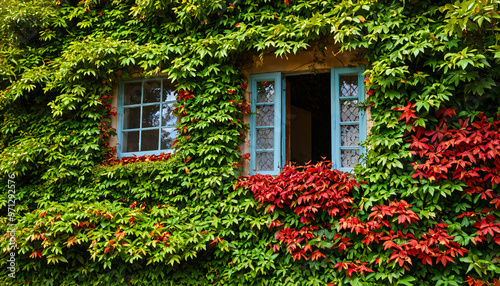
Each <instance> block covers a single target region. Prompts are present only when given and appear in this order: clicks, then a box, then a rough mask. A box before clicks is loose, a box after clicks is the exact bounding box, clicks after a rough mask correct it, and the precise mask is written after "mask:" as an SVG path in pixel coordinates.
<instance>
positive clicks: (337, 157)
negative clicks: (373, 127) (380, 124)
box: [331, 66, 366, 172]
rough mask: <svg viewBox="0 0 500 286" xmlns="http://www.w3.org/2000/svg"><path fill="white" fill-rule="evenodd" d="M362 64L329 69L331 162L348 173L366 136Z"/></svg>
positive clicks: (362, 151) (355, 163)
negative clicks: (361, 106) (362, 105)
mask: <svg viewBox="0 0 500 286" xmlns="http://www.w3.org/2000/svg"><path fill="white" fill-rule="evenodd" d="M363 72H364V67H362V66H361V67H354V68H350V67H349V68H345V67H343V68H333V69H331V80H332V83H331V88H332V91H331V95H332V101H331V102H332V162H333V168H334V169H336V170H340V171H344V172H350V171H352V169H353V168H354V167H355V166H356V165H357V164H358V163H359V159H360V155H361V154H363V153H364V149H363V148H362V147H361V146H360V145H359V143H360V142H362V141H364V140H365V139H366V112H365V110H364V109H360V108H359V105H360V103H363V102H364V101H365V86H364V76H363V75H362V73H363Z"/></svg>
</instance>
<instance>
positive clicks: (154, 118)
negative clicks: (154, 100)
mask: <svg viewBox="0 0 500 286" xmlns="http://www.w3.org/2000/svg"><path fill="white" fill-rule="evenodd" d="M159 126H160V105H159V104H156V105H149V106H144V107H143V108H142V127H143V128H144V127H159Z"/></svg>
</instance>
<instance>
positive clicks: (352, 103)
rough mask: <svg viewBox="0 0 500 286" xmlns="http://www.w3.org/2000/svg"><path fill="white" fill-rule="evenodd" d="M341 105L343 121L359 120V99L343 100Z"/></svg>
mask: <svg viewBox="0 0 500 286" xmlns="http://www.w3.org/2000/svg"><path fill="white" fill-rule="evenodd" d="M340 106H341V110H340V119H341V120H342V122H347V121H358V120H359V106H358V101H357V100H341V101H340Z"/></svg>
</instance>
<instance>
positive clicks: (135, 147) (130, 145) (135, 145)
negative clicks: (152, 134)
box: [123, 131, 139, 152]
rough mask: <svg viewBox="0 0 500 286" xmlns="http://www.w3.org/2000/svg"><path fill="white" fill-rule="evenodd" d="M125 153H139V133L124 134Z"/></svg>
mask: <svg viewBox="0 0 500 286" xmlns="http://www.w3.org/2000/svg"><path fill="white" fill-rule="evenodd" d="M123 151H124V152H137V151H139V131H132V132H123Z"/></svg>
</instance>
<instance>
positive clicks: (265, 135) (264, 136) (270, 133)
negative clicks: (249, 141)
mask: <svg viewBox="0 0 500 286" xmlns="http://www.w3.org/2000/svg"><path fill="white" fill-rule="evenodd" d="M255 148H256V149H273V148H274V128H261V129H257V144H256V146H255Z"/></svg>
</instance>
